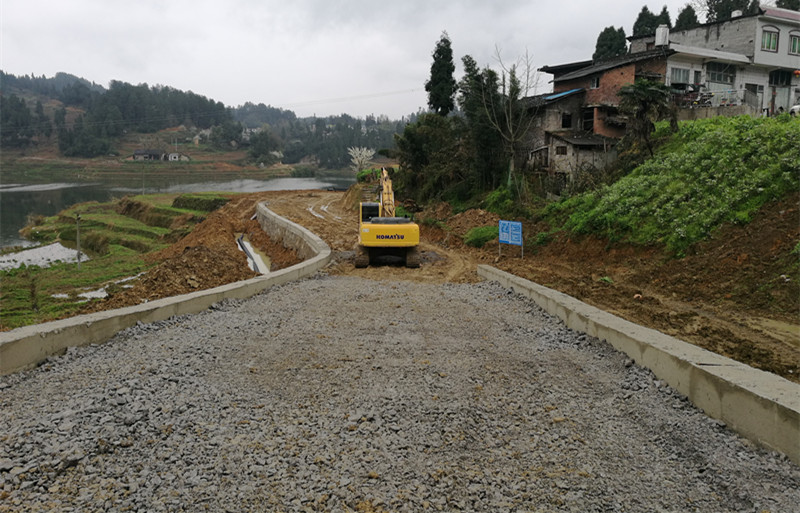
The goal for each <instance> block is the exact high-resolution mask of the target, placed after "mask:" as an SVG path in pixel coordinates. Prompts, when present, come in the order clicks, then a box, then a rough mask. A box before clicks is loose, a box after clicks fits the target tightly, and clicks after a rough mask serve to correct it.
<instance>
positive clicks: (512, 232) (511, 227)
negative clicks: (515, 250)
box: [497, 219, 525, 258]
mask: <svg viewBox="0 0 800 513" xmlns="http://www.w3.org/2000/svg"><path fill="white" fill-rule="evenodd" d="M499 239H500V244H498V245H497V256H498V257H499V256H501V255H502V250H501V247H502V244H511V245H513V246H519V247H520V249H521V250H522V254H521V256H520V258H525V246H523V245H522V223H520V222H518V221H503V220H502V219H501V220H500V234H499Z"/></svg>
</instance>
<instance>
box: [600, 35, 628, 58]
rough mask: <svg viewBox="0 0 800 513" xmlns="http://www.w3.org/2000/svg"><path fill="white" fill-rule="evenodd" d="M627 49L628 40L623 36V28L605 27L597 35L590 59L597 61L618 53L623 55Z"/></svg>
mask: <svg viewBox="0 0 800 513" xmlns="http://www.w3.org/2000/svg"><path fill="white" fill-rule="evenodd" d="M627 51H628V40H627V39H626V38H625V29H623V28H622V27H620V28H618V29H615V28H614V27H606V28H604V29H603V31H602V32H600V35H599V36H597V43H596V44H595V47H594V54H593V55H592V60H595V61H599V60H603V59H609V58H611V57H616V56H618V55H624V54H625V53H626V52H627Z"/></svg>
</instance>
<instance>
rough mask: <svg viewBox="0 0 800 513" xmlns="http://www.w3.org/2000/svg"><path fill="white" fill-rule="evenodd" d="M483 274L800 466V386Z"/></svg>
mask: <svg viewBox="0 0 800 513" xmlns="http://www.w3.org/2000/svg"><path fill="white" fill-rule="evenodd" d="M478 275H479V276H481V277H482V278H484V279H486V280H492V281H496V282H498V283H500V284H501V285H502V286H504V287H506V288H509V289H513V290H514V291H515V292H517V293H520V294H522V295H525V296H527V297H529V298H531V299H533V300H534V301H535V302H536V304H538V305H539V306H540V307H541V308H542V309H543V310H545V311H546V312H547V313H549V314H551V315H555V316H557V317H559V318H560V319H561V320H562V321H564V323H565V324H566V325H567V327H569V328H571V329H573V330H576V331H580V332H583V333H586V334H588V335H591V336H593V337H597V338H599V339H603V340H606V341H607V342H609V343H610V344H611V345H612V346H614V347H615V348H616V349H617V350H619V351H622V352H624V353H625V354H627V355H628V356H629V357H631V358H632V359H633V360H635V361H636V363H638V364H639V365H641V366H643V367H647V368H648V369H650V370H652V371H653V373H654V374H655V375H656V376H658V378H659V379H661V380H664V381H665V382H666V383H668V384H669V385H670V386H672V387H673V388H674V389H676V390H677V391H678V392H680V393H681V394H683V395H685V396H686V397H688V398H689V400H690V401H692V403H694V404H695V405H696V406H697V407H698V408H701V409H702V410H703V411H705V413H706V414H707V415H709V416H711V417H713V418H715V419H719V420H722V421H723V422H725V423H726V424H727V425H728V426H730V427H731V428H732V429H734V430H735V431H737V432H738V433H740V434H741V435H743V436H745V437H746V438H748V439H750V440H752V441H754V442H757V443H759V444H761V445H763V446H766V447H768V448H770V449H774V450H776V451H779V452H782V453H783V454H786V455H787V456H788V457H789V458H790V459H791V460H792V461H794V462H795V463H798V464H800V385H798V384H796V383H792V382H791V381H788V380H786V379H783V378H781V377H778V376H775V375H774V374H770V373H768V372H764V371H760V370H758V369H754V368H752V367H750V366H748V365H745V364H743V363H739V362H736V361H734V360H731V359H730V358H725V357H724V356H720V355H718V354H716V353H712V352H710V351H707V350H705V349H702V348H700V347H697V346H695V345H692V344H689V343H688V342H684V341H682V340H679V339H677V338H674V337H671V336H669V335H665V334H663V333H661V332H659V331H656V330H653V329H649V328H644V327H642V326H639V325H637V324H634V323H632V322H629V321H626V320H624V319H621V318H619V317H617V316H615V315H612V314H610V313H608V312H604V311H602V310H600V309H598V308H595V307H593V306H590V305H587V304H586V303H583V302H581V301H578V300H577V299H575V298H573V297H571V296H568V295H566V294H563V293H561V292H558V291H555V290H552V289H548V288H547V287H543V286H541V285H538V284H536V283H533V282H531V281H528V280H525V279H523V278H520V277H518V276H514V275H513V274H509V273H507V272H505V271H501V270H499V269H495V268H494V267H490V266H487V265H480V266H478Z"/></svg>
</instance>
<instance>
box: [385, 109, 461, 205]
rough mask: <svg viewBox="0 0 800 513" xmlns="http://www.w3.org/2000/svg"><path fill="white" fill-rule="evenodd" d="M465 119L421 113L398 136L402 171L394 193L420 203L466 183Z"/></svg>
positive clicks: (438, 196)
mask: <svg viewBox="0 0 800 513" xmlns="http://www.w3.org/2000/svg"><path fill="white" fill-rule="evenodd" d="M462 132H463V120H462V118H460V117H457V116H450V117H443V116H438V115H436V114H422V115H421V116H420V117H419V118H418V120H417V122H416V123H410V124H408V125H406V127H405V130H403V133H402V135H396V136H395V141H396V143H397V150H398V158H399V161H400V171H399V172H398V173H396V174H395V177H396V179H395V180H394V184H395V190H396V191H401V192H402V194H403V195H405V196H408V197H411V198H413V199H415V200H416V201H417V203H424V202H426V201H429V200H431V199H440V198H442V197H444V196H445V195H446V194H447V193H448V191H449V189H450V187H452V186H453V185H454V184H460V183H463V181H464V179H465V171H466V170H467V169H468V168H469V166H468V162H467V159H466V158H465V152H464V151H463V144H462V143H463V137H461V134H462Z"/></svg>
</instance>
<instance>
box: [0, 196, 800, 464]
mask: <svg viewBox="0 0 800 513" xmlns="http://www.w3.org/2000/svg"><path fill="white" fill-rule="evenodd" d="M256 214H257V217H258V220H259V223H260V224H261V227H262V228H263V229H264V231H265V232H266V233H267V234H268V235H269V236H270V237H271V238H273V239H276V240H281V241H282V242H283V244H284V245H285V246H286V247H292V248H294V249H295V250H296V251H297V253H298V256H300V257H301V258H303V259H304V260H303V262H301V263H299V264H297V265H295V266H292V267H290V268H287V269H282V270H280V271H276V272H274V273H270V274H269V275H267V276H262V277H257V278H253V279H250V280H246V281H243V282H237V283H232V284H229V285H224V286H222V287H217V288H214V289H210V290H204V291H199V292H195V293H192V294H186V295H182V296H176V297H172V298H165V299H161V300H158V301H152V302H149V303H146V304H142V305H138V306H133V307H127V308H120V309H118V310H112V311H107V312H98V313H95V314H89V315H83V316H79V317H73V318H71V319H64V320H61V321H54V322H49V323H44V324H39V325H35V326H27V327H24V328H19V329H16V330H13V331H9V332H4V333H0V375H5V374H10V373H12V372H16V371H19V370H23V369H27V368H32V367H35V366H36V365H37V364H39V363H41V362H42V361H44V360H45V359H47V358H48V357H49V356H52V355H57V354H62V353H63V352H64V351H66V349H67V348H68V347H73V346H83V345H89V344H98V343H103V342H105V341H107V340H109V339H110V338H112V337H113V336H114V335H115V334H116V333H117V332H119V331H121V330H123V329H126V328H128V327H130V326H133V325H135V324H136V323H138V322H142V323H152V322H156V321H160V320H164V319H168V318H170V317H173V316H178V315H185V314H192V313H197V312H201V311H203V310H205V309H207V308H209V307H210V306H211V305H213V304H214V303H217V302H219V301H221V300H223V299H226V298H232V299H243V298H247V297H250V296H253V295H255V294H258V293H259V292H261V291H263V290H265V289H267V288H269V287H272V286H274V285H281V284H283V283H286V282H289V281H292V280H297V279H301V278H304V277H307V276H311V275H312V274H314V273H315V272H317V271H318V270H320V269H322V268H323V267H325V265H327V263H328V262H329V261H330V258H331V253H330V248H329V247H328V246H327V244H325V242H323V241H322V240H321V239H320V238H319V237H317V236H316V235H314V234H313V233H311V232H310V231H308V230H307V229H305V228H303V227H302V226H299V225H297V224H295V223H292V222H291V221H288V220H287V219H284V218H282V217H280V216H278V215H277V214H275V213H274V212H272V211H271V210H269V209H268V208H267V206H266V203H261V204H259V205H258V207H257V209H256ZM478 274H479V275H480V276H481V277H482V278H484V279H486V280H492V281H496V282H498V283H500V284H501V285H502V286H504V287H506V288H509V289H513V290H514V291H516V292H518V293H520V294H523V295H525V296H528V297H530V298H531V299H532V300H534V301H535V302H536V303H537V304H538V305H539V306H540V307H541V308H542V309H544V310H545V311H546V312H548V313H549V314H551V315H556V316H558V317H559V318H561V320H562V321H563V322H564V323H565V324H566V325H567V327H569V328H571V329H573V330H575V331H580V332H584V333H587V334H588V335H591V336H593V337H597V338H600V339H604V340H606V341H608V342H609V343H610V344H611V345H612V346H614V347H615V348H616V349H617V350H619V351H622V352H624V353H626V354H627V355H628V356H629V357H630V358H632V359H633V360H634V361H636V363H638V364H639V365H641V366H643V367H646V368H649V369H651V370H652V371H653V372H654V373H655V375H656V376H657V377H658V378H659V379H662V380H664V381H665V382H666V383H668V384H669V385H670V386H672V387H673V388H674V389H676V390H677V391H678V392H680V393H681V394H683V395H685V396H687V397H688V398H689V399H690V400H691V401H692V402H693V403H694V404H695V405H696V406H697V407H699V408H702V409H703V410H704V411H705V412H706V413H707V414H708V415H709V416H710V417H713V418H716V419H719V420H722V421H724V422H725V423H726V424H728V425H729V426H730V427H731V428H732V429H734V430H736V431H737V432H739V433H740V434H742V435H743V436H745V437H747V438H748V439H750V440H752V441H754V442H756V443H759V444H761V445H764V446H766V447H768V448H771V449H774V450H777V451H779V452H782V453H784V454H786V455H787V456H788V457H789V458H790V459H791V460H792V461H794V462H795V463H798V464H800V385H797V384H795V383H791V382H789V381H787V380H785V379H783V378H780V377H777V376H775V375H772V374H769V373H766V372H763V371H759V370H757V369H753V368H751V367H748V366H747V365H744V364H741V363H738V362H735V361H733V360H730V359H728V358H725V357H722V356H719V355H717V354H714V353H711V352H709V351H706V350H704V349H701V348H698V347H696V346H693V345H691V344H688V343H686V342H683V341H681V340H678V339H675V338H673V337H670V336H667V335H664V334H663V333H660V332H658V331H655V330H651V329H648V328H644V327H642V326H638V325H636V324H633V323H630V322H628V321H625V320H623V319H620V318H619V317H616V316H614V315H611V314H609V313H607V312H603V311H602V310H599V309H597V308H594V307H591V306H589V305H587V304H585V303H582V302H580V301H578V300H576V299H575V298H572V297H570V296H567V295H565V294H562V293H560V292H557V291H554V290H551V289H548V288H546V287H542V286H540V285H537V284H535V283H533V282H530V281H528V280H525V279H522V278H519V277H517V276H514V275H511V274H508V273H505V272H503V271H500V270H498V269H495V268H493V267H490V266H484V265H481V266H478Z"/></svg>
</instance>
